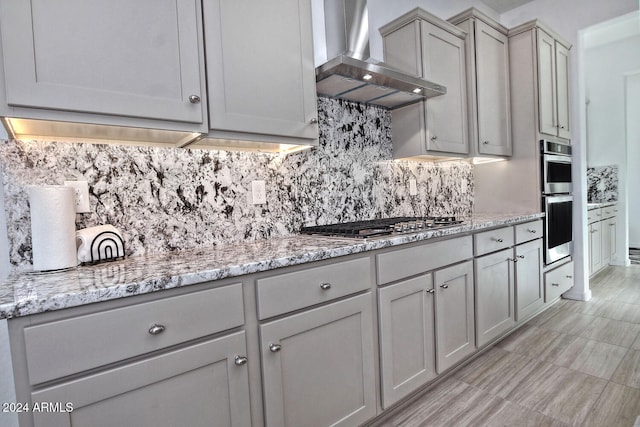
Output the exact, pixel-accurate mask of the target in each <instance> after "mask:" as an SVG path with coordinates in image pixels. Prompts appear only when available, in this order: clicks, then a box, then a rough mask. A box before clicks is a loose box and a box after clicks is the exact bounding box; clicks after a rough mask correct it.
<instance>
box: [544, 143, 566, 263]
mask: <svg viewBox="0 0 640 427" xmlns="http://www.w3.org/2000/svg"><path fill="white" fill-rule="evenodd" d="M540 147H541V151H542V154H541V156H540V157H541V163H542V164H541V168H542V174H541V176H542V207H543V209H544V212H545V214H546V215H545V230H544V244H545V252H544V262H545V264H551V263H553V262H556V261H558V260H560V259H562V258H565V257H568V256H570V255H571V254H572V252H573V195H572V191H573V186H572V184H571V146H570V145H569V144H566V143H560V142H555V141H549V140H542V141H540Z"/></svg>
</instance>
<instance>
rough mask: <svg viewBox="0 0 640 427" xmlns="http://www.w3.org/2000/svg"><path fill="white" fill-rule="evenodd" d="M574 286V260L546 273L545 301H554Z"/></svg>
mask: <svg viewBox="0 0 640 427" xmlns="http://www.w3.org/2000/svg"><path fill="white" fill-rule="evenodd" d="M571 287H573V261H571V262H568V263H566V264H564V265H563V266H561V267H558V268H556V269H555V270H551V271H549V272H547V273H545V275H544V302H549V301H553V300H554V299H556V298H558V297H559V296H560V295H562V294H563V293H565V292H567V291H568V290H569V289H571Z"/></svg>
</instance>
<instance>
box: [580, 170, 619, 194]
mask: <svg viewBox="0 0 640 427" xmlns="http://www.w3.org/2000/svg"><path fill="white" fill-rule="evenodd" d="M587 185H588V191H587V201H588V202H589V203H603V202H617V201H618V166H615V165H614V166H598V167H592V168H587Z"/></svg>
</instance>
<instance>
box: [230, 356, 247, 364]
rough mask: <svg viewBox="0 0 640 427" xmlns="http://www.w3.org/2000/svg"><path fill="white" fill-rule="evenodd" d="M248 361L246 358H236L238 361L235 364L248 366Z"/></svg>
mask: <svg viewBox="0 0 640 427" xmlns="http://www.w3.org/2000/svg"><path fill="white" fill-rule="evenodd" d="M247 360H248V359H247V358H246V357H244V356H236V359H235V360H234V362H233V363H235V364H236V365H237V366H242V365H246V364H247Z"/></svg>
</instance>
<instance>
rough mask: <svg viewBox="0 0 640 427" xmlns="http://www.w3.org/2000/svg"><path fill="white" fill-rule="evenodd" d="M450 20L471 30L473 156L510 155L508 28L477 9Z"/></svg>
mask: <svg viewBox="0 0 640 427" xmlns="http://www.w3.org/2000/svg"><path fill="white" fill-rule="evenodd" d="M449 22H451V23H452V24H454V25H456V26H458V27H459V28H461V29H463V30H464V31H465V32H466V33H467V83H468V93H469V95H468V99H469V140H470V155H472V156H482V155H490V156H494V155H495V156H510V155H511V154H512V145H511V92H510V88H509V39H508V37H507V33H508V30H507V28H505V27H504V26H502V25H500V24H499V23H497V22H495V21H494V20H492V19H491V18H489V17H488V16H486V15H484V14H483V13H482V12H480V11H478V10H477V9H475V8H471V9H469V10H467V11H465V12H462V13H461V14H459V15H456V16H454V17H452V18H450V19H449Z"/></svg>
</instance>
